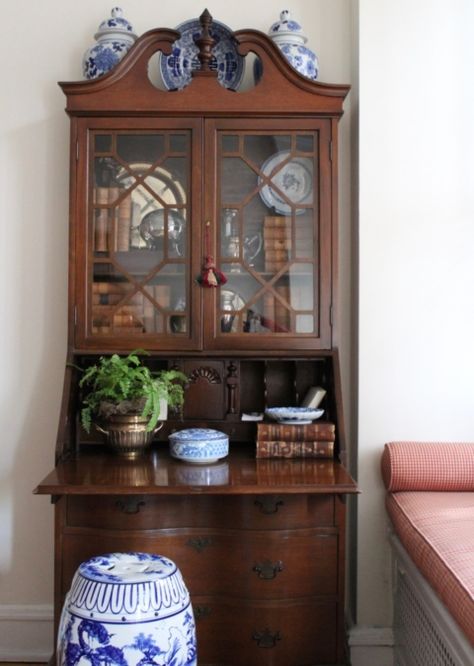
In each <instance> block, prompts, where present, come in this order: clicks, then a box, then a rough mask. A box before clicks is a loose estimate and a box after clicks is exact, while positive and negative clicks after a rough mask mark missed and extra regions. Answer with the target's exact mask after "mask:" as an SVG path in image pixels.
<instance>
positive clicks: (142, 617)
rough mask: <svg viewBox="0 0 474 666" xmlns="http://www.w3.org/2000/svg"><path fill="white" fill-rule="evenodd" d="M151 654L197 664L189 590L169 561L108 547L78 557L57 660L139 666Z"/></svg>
mask: <svg viewBox="0 0 474 666" xmlns="http://www.w3.org/2000/svg"><path fill="white" fill-rule="evenodd" d="M154 658H157V662H156V663H158V662H159V663H163V664H173V665H175V666H196V665H197V646H196V632H195V624H194V616H193V610H192V606H191V601H190V598H189V592H188V590H187V588H186V585H185V584H184V581H183V578H182V576H181V573H180V571H179V569H178V568H177V567H176V565H175V564H174V562H173V561H172V560H169V559H168V558H166V557H162V556H160V555H151V554H148V553H111V554H107V555H102V556H99V557H93V558H92V559H90V560H87V561H86V562H83V563H82V564H81V565H80V566H79V568H78V569H77V571H76V573H75V575H74V578H73V581H72V585H71V589H70V591H69V592H68V594H67V596H66V600H65V602H64V607H63V611H62V615H61V621H60V624H59V631H58V643H57V662H56V663H57V664H58V666H68V665H69V664H82V663H86V662H87V663H92V664H95V663H97V664H99V663H100V664H123V665H126V666H139V664H144V663H155V662H154ZM148 660H152V661H148Z"/></svg>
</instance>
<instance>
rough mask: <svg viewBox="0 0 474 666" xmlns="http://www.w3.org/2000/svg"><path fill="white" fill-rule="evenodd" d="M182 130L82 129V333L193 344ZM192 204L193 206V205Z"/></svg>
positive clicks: (187, 164)
mask: <svg viewBox="0 0 474 666" xmlns="http://www.w3.org/2000/svg"><path fill="white" fill-rule="evenodd" d="M192 144H193V133H192V131H191V130H190V129H189V128H183V129H180V128H179V127H172V128H168V129H156V130H153V131H150V130H149V129H143V130H140V129H134V130H133V131H130V130H128V131H125V130H120V129H117V130H112V129H111V128H110V121H109V124H108V128H107V129H104V130H101V129H94V130H90V131H89V155H90V159H89V165H90V178H89V194H90V196H89V206H88V218H89V224H88V230H89V235H88V247H87V254H88V261H87V264H88V279H87V281H86V282H87V291H88V293H87V305H86V312H87V322H86V331H87V336H88V337H92V338H94V339H96V341H99V340H100V339H103V338H107V340H108V341H109V339H110V338H111V337H113V338H117V340H118V344H122V345H123V344H124V342H125V341H126V339H131V342H130V344H131V346H135V347H138V346H140V345H141V344H143V345H144V346H147V347H153V346H154V344H158V342H159V345H160V347H165V348H167V347H168V348H170V347H173V348H175V347H176V348H181V347H183V348H186V347H189V346H192V345H193V344H195V343H196V342H197V339H198V337H199V331H198V329H197V327H196V330H194V329H193V309H192V307H191V306H192V298H191V289H192V284H191V275H192V273H191V199H192V196H193V194H194V198H199V194H197V193H196V192H194V193H193V190H192V183H191V173H192V168H191V161H192V159H193V145H192ZM196 204H198V202H197V201H193V205H194V207H195V208H196Z"/></svg>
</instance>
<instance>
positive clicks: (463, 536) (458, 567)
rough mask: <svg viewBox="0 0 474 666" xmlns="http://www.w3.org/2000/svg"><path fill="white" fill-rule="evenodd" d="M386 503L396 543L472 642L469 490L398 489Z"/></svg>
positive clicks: (473, 517) (473, 521)
mask: <svg viewBox="0 0 474 666" xmlns="http://www.w3.org/2000/svg"><path fill="white" fill-rule="evenodd" d="M386 504H387V511H388V514H389V516H390V518H391V520H392V523H393V526H394V529H395V531H396V533H397V535H398V537H399V538H400V541H401V542H402V543H403V545H404V546H405V548H406V550H407V551H408V553H409V554H410V556H411V558H412V560H413V561H414V563H415V564H416V566H417V567H418V569H419V570H420V571H421V573H422V574H423V576H424V577H425V578H426V579H427V581H428V582H429V583H430V584H431V586H432V588H433V590H434V591H435V592H436V593H437V594H438V595H439V597H440V598H441V600H442V601H443V603H444V604H445V605H446V607H447V608H448V609H449V611H450V613H451V615H452V616H453V618H454V619H455V620H456V622H457V623H458V624H459V626H460V627H461V629H462V630H463V632H464V633H465V635H466V637H467V638H468V640H470V641H471V643H472V644H473V645H474V493H466V492H451V493H446V492H420V493H418V492H398V493H394V494H388V495H387V499H386Z"/></svg>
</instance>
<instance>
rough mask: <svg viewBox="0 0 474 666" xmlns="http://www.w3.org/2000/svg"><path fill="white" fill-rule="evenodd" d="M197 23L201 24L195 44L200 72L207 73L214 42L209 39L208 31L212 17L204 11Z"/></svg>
mask: <svg viewBox="0 0 474 666" xmlns="http://www.w3.org/2000/svg"><path fill="white" fill-rule="evenodd" d="M199 21H200V23H201V27H202V32H201V36H200V37H199V39H196V44H197V45H198V46H199V54H198V58H199V62H200V63H201V71H203V72H209V71H210V63H211V59H212V47H213V46H214V44H215V41H214V39H213V38H212V37H211V33H210V30H209V28H210V26H211V23H212V16H211V15H210V13H209V12H208V10H207V9H205V10H204V11H203V13H202V14H201V16H200V17H199Z"/></svg>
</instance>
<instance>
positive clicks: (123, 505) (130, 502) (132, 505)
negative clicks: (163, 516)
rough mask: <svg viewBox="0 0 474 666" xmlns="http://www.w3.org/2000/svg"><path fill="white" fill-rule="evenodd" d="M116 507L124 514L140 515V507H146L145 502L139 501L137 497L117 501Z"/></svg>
mask: <svg viewBox="0 0 474 666" xmlns="http://www.w3.org/2000/svg"><path fill="white" fill-rule="evenodd" d="M115 506H116V507H117V508H118V509H120V511H121V512H122V513H128V514H133V513H138V512H139V511H140V507H142V506H145V502H144V501H143V500H139V499H137V498H136V497H127V498H124V499H119V500H117V501H116V502H115Z"/></svg>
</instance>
